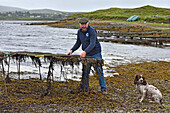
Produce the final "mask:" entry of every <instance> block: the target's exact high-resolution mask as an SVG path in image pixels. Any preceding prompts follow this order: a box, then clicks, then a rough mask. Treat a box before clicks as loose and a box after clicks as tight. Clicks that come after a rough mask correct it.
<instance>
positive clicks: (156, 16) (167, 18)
mask: <svg viewBox="0 0 170 113" xmlns="http://www.w3.org/2000/svg"><path fill="white" fill-rule="evenodd" d="M133 15H138V16H140V18H139V20H138V22H151V23H165V24H170V9H168V8H157V7H153V6H143V7H140V8H134V9H122V8H110V9H105V10H97V11H94V12H88V13H78V14H74V15H70V16H69V18H82V17H86V18H89V19H91V20H94V19H98V20H106V21H108V20H109V21H117V22H123V21H126V19H128V18H129V17H130V16H133Z"/></svg>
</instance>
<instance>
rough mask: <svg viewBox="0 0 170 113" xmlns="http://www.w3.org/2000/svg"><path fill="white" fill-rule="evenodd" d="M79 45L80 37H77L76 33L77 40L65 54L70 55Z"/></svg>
mask: <svg viewBox="0 0 170 113" xmlns="http://www.w3.org/2000/svg"><path fill="white" fill-rule="evenodd" d="M80 45H81V41H80V38H79V34H77V41H76V43H75V44H74V46H73V47H72V48H71V50H70V52H69V53H68V54H67V55H71V54H72V53H73V52H74V51H76V50H77V49H78V48H79V47H80Z"/></svg>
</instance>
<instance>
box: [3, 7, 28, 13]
mask: <svg viewBox="0 0 170 113" xmlns="http://www.w3.org/2000/svg"><path fill="white" fill-rule="evenodd" d="M15 11H21V12H25V11H28V10H26V9H22V8H17V7H9V6H0V12H1V13H6V12H15Z"/></svg>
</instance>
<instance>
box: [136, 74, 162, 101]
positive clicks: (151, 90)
mask: <svg viewBox="0 0 170 113" xmlns="http://www.w3.org/2000/svg"><path fill="white" fill-rule="evenodd" d="M134 84H135V85H136V88H137V91H138V92H139V93H141V94H142V98H141V99H140V100H139V102H140V103H141V102H142V101H143V100H144V98H145V97H147V98H148V99H151V100H153V101H155V102H156V103H161V101H162V94H161V92H160V91H159V90H158V89H157V88H156V87H155V86H153V85H149V84H148V83H147V82H146V80H145V77H144V76H142V75H136V77H135V80H134Z"/></svg>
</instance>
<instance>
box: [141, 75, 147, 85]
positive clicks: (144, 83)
mask: <svg viewBox="0 0 170 113" xmlns="http://www.w3.org/2000/svg"><path fill="white" fill-rule="evenodd" d="M142 84H143V85H146V84H147V82H146V80H145V77H143V83H142Z"/></svg>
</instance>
